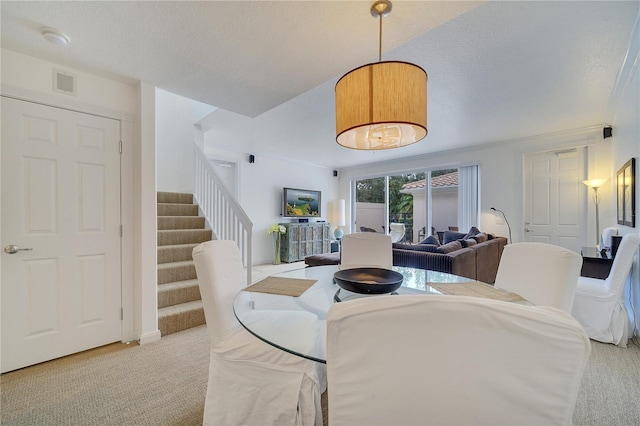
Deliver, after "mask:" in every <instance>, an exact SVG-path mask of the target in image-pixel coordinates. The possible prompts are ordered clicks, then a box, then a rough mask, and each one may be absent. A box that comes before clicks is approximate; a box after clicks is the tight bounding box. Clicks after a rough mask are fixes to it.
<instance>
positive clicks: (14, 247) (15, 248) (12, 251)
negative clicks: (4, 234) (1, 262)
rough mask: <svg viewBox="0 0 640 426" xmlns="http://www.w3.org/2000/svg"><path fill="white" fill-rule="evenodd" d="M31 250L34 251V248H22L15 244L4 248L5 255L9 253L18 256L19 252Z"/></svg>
mask: <svg viewBox="0 0 640 426" xmlns="http://www.w3.org/2000/svg"><path fill="white" fill-rule="evenodd" d="M29 250H33V249H32V248H20V247H18V246H17V245H15V244H9V245H8V246H6V247H5V248H4V252H5V253H9V254H16V253H17V252H19V251H29Z"/></svg>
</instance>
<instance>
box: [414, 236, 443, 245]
mask: <svg viewBox="0 0 640 426" xmlns="http://www.w3.org/2000/svg"><path fill="white" fill-rule="evenodd" d="M418 244H433V245H434V246H439V245H440V241H438V239H437V238H436V237H434V236H433V235H429V236H428V237H427V238H425V239H424V240H422V241H420V242H419V243H418Z"/></svg>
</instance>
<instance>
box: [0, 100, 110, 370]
mask: <svg viewBox="0 0 640 426" xmlns="http://www.w3.org/2000/svg"><path fill="white" fill-rule="evenodd" d="M119 143H120V122H119V121H117V120H112V119H107V118H102V117H96V116H93V115H89V114H81V113H77V112H72V111H68V110H64V109H59V108H53V107H48V106H43V105H39V104H35V103H31V102H25V101H19V100H15V99H10V98H5V97H3V98H2V196H1V198H2V225H1V228H2V234H1V235H2V247H3V248H4V250H3V251H2V284H1V291H2V295H1V297H2V354H1V355H2V358H1V363H2V366H1V369H2V372H5V371H10V370H14V369H17V368H21V367H25V366H28V365H32V364H35V363H39V362H42V361H46V360H49V359H53V358H57V357H60V356H64V355H68V354H71V353H75V352H79V351H82V350H86V349H89V348H93V347H97V346H101V345H104V344H107V343H111V342H115V341H119V340H120V339H121V335H122V325H121V306H122V302H121V276H120V268H121V259H120V148H119ZM9 245H15V246H17V248H19V249H28V250H21V251H17V252H16V253H13V254H10V253H9V252H11V251H12V250H10V249H8V248H7V246H9Z"/></svg>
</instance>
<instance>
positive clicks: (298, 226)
mask: <svg viewBox="0 0 640 426" xmlns="http://www.w3.org/2000/svg"><path fill="white" fill-rule="evenodd" d="M279 225H282V226H284V227H285V228H287V232H286V233H284V234H281V235H280V260H282V261H283V262H286V263H291V262H298V261H300V260H304V258H305V257H306V256H311V255H312V254H322V253H329V252H330V251H331V234H330V233H329V231H330V228H331V225H330V224H329V223H327V222H309V223H280V224H279Z"/></svg>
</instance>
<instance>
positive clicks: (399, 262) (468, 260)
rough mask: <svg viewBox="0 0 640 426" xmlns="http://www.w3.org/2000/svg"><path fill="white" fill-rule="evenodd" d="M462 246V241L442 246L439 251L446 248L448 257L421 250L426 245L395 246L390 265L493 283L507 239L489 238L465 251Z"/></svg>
mask: <svg viewBox="0 0 640 426" xmlns="http://www.w3.org/2000/svg"><path fill="white" fill-rule="evenodd" d="M462 244H463V243H462V242H461V241H455V242H450V243H448V244H445V245H444V246H441V247H446V248H445V251H448V253H441V252H436V251H435V249H434V248H431V247H430V248H427V247H420V246H427V245H428V244H413V245H410V244H397V243H396V244H394V247H393V264H394V265H396V266H408V267H412V268H420V269H428V270H432V271H440V272H447V273H450V274H455V275H460V276H463V277H467V278H471V279H474V280H478V281H482V282H486V283H490V284H492V283H493V282H495V280H496V274H497V272H498V265H499V264H500V258H501V257H502V250H503V249H504V246H505V245H506V244H507V239H506V238H504V237H493V236H491V239H489V240H487V241H483V242H478V243H475V244H473V245H469V246H468V247H462ZM449 250H450V251H449Z"/></svg>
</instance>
